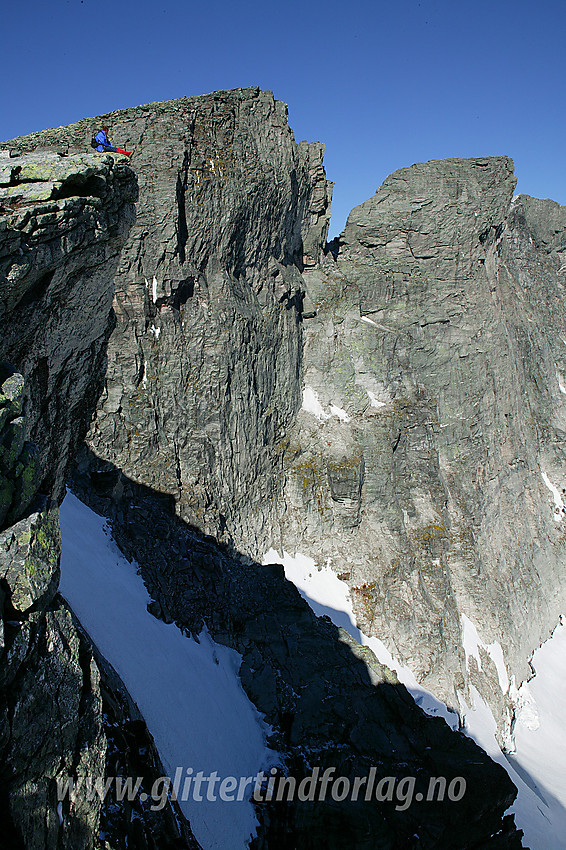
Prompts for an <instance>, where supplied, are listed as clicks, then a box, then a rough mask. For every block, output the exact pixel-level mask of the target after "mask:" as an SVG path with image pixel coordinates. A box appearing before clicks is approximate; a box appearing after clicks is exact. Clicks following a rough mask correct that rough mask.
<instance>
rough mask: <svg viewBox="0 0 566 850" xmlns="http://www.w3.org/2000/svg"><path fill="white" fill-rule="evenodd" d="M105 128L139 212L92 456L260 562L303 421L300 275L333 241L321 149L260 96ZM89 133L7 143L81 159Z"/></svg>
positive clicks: (151, 108)
mask: <svg viewBox="0 0 566 850" xmlns="http://www.w3.org/2000/svg"><path fill="white" fill-rule="evenodd" d="M100 120H101V121H102V120H105V121H107V123H109V124H110V126H111V128H112V136H113V137H114V138H115V139H117V140H118V139H119V140H120V141H121V142H123V143H124V144H125V145H126V146H127V148H128V149H133V151H134V155H133V164H134V167H135V170H136V174H137V177H138V182H139V187H140V198H139V203H138V206H137V220H136V223H135V224H134V226H133V227H132V229H131V231H130V236H129V238H128V242H127V244H126V246H125V248H124V250H123V251H122V255H121V261H120V265H119V268H118V270H117V275H116V277H115V286H116V296H115V303H114V307H115V311H116V318H117V325H116V329H115V331H114V333H113V335H112V339H111V341H110V345H109V349H108V376H107V385H106V391H105V394H104V395H103V397H102V399H101V402H100V405H99V410H98V415H97V419H96V423H95V424H94V426H93V429H92V430H91V432H90V434H89V437H88V442H89V445H90V446H91V448H92V449H93V451H94V452H95V453H96V454H97V455H98V456H99V457H100V458H104V459H106V460H109V461H111V462H112V463H114V464H115V465H116V466H117V467H118V468H120V469H122V470H123V471H124V472H125V473H126V474H127V475H128V476H130V477H131V478H133V479H134V480H137V481H140V482H143V483H145V484H147V485H149V486H151V487H153V488H155V489H156V490H159V491H161V492H163V493H168V494H170V495H172V496H173V497H174V498H175V503H176V506H177V511H178V513H179V515H180V516H181V517H182V518H183V519H185V520H186V521H187V522H189V523H191V524H192V525H195V526H196V527H198V528H200V529H201V530H203V531H205V532H206V533H208V534H214V535H215V536H217V537H219V538H221V539H226V540H230V539H232V540H233V541H234V543H235V545H237V546H239V547H240V548H242V549H244V550H245V551H250V550H251V551H252V552H254V553H255V554H256V555H257V554H261V553H262V552H263V551H266V549H267V548H268V544H269V540H270V533H269V532H270V528H271V526H272V524H273V520H274V518H275V505H276V499H277V497H278V495H279V494H280V492H281V487H282V481H283V477H282V456H283V445H284V436H285V433H286V431H287V429H288V427H289V426H290V424H291V422H292V421H293V419H294V417H295V414H296V410H297V409H298V407H299V406H300V359H301V351H302V343H301V328H300V322H299V319H300V312H301V306H302V305H301V301H302V294H303V291H304V286H303V282H302V279H301V275H300V272H301V271H302V269H303V267H304V265H305V263H306V264H310V265H313V264H314V263H315V262H317V261H318V259H319V254H320V251H321V245H322V244H324V241H325V237H326V232H327V227H328V216H329V201H330V187H329V184H328V183H327V182H326V180H325V176H324V169H323V167H322V153H323V146H322V145H320V144H317V143H315V144H310V145H308V144H306V143H301V144H300V145H297V144H296V143H295V142H294V139H293V134H292V132H291V130H290V129H289V126H288V123H287V110H286V107H285V105H284V104H282V103H280V102H277V101H274V99H273V96H272V94H271V93H269V92H260V91H259V90H258V89H245V90H235V91H231V92H217V93H215V94H213V95H207V96H203V97H198V98H185V99H182V100H177V101H170V102H168V103H165V104H159V103H158V104H149V105H148V106H144V107H139V108H137V109H129V110H123V111H121V112H116V113H112V114H111V115H108V116H106V117H105V118H104V119H100ZM96 126H97V123H96V121H95V120H89V121H83V122H80V123H78V124H75V125H71V126H70V127H66V128H62V129H60V130H59V131H57V130H50V131H45V132H42V133H37V134H33V135H32V136H28V137H26V138H25V139H16V140H15V141H14V142H13V144H14V145H17V146H18V147H19V148H20V149H22V150H28V149H33V148H34V147H35V146H37V145H42V146H45V145H52V146H53V147H54V148H55V149H58V148H60V147H61V146H63V147H65V149H68V150H70V151H73V150H76V149H81V148H82V149H84V147H85V145H86V144H88V139H90V136H91V134H92V130H93V128H95V127H96Z"/></svg>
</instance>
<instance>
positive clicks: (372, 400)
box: [366, 390, 387, 407]
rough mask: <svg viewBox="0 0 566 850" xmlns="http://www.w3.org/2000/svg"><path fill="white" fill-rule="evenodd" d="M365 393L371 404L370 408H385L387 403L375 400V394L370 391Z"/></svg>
mask: <svg viewBox="0 0 566 850" xmlns="http://www.w3.org/2000/svg"><path fill="white" fill-rule="evenodd" d="M366 392H367V394H368V396H369V400H370V403H371V406H372V407H387V402H385V401H380V400H379V399H378V398H377V396H376V395H375V393H372V391H371V390H366Z"/></svg>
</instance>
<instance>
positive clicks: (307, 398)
mask: <svg viewBox="0 0 566 850" xmlns="http://www.w3.org/2000/svg"><path fill="white" fill-rule="evenodd" d="M302 409H303V410H306V412H307V413H312V415H313V416H316V418H317V419H318V421H319V422H323V421H324V420H325V419H330V413H325V412H324V408H323V407H322V404H321V403H320V402H319V400H318V395H317V394H316V392H315V391H314V390H313V389H312V387H305V388H304V390H303V407H302Z"/></svg>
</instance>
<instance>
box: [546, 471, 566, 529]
mask: <svg viewBox="0 0 566 850" xmlns="http://www.w3.org/2000/svg"><path fill="white" fill-rule="evenodd" d="M541 475H542V480H543V481H544V483H545V485H546V486H547V487H548V489H549V490H550V492H551V493H552V498H553V500H554V519H555V521H556V522H560V521H561V519H562V517H563V516H564V514H565V513H566V505H565V504H564V502H563V501H562V494H561V492H560V490H559V489H558V487H556V485H555V484H553V483H552V481H551V480H550V478H549V477H548V475H547V474H546V472H542V471H541Z"/></svg>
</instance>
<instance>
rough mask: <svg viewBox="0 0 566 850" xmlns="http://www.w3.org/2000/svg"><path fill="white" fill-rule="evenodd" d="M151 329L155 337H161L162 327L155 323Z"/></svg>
mask: <svg viewBox="0 0 566 850" xmlns="http://www.w3.org/2000/svg"><path fill="white" fill-rule="evenodd" d="M150 331H151V332H152V334H153V335H154V336H155V339H159V334H160V333H161V328H156V327H155V325H152V326H151V328H150Z"/></svg>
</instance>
